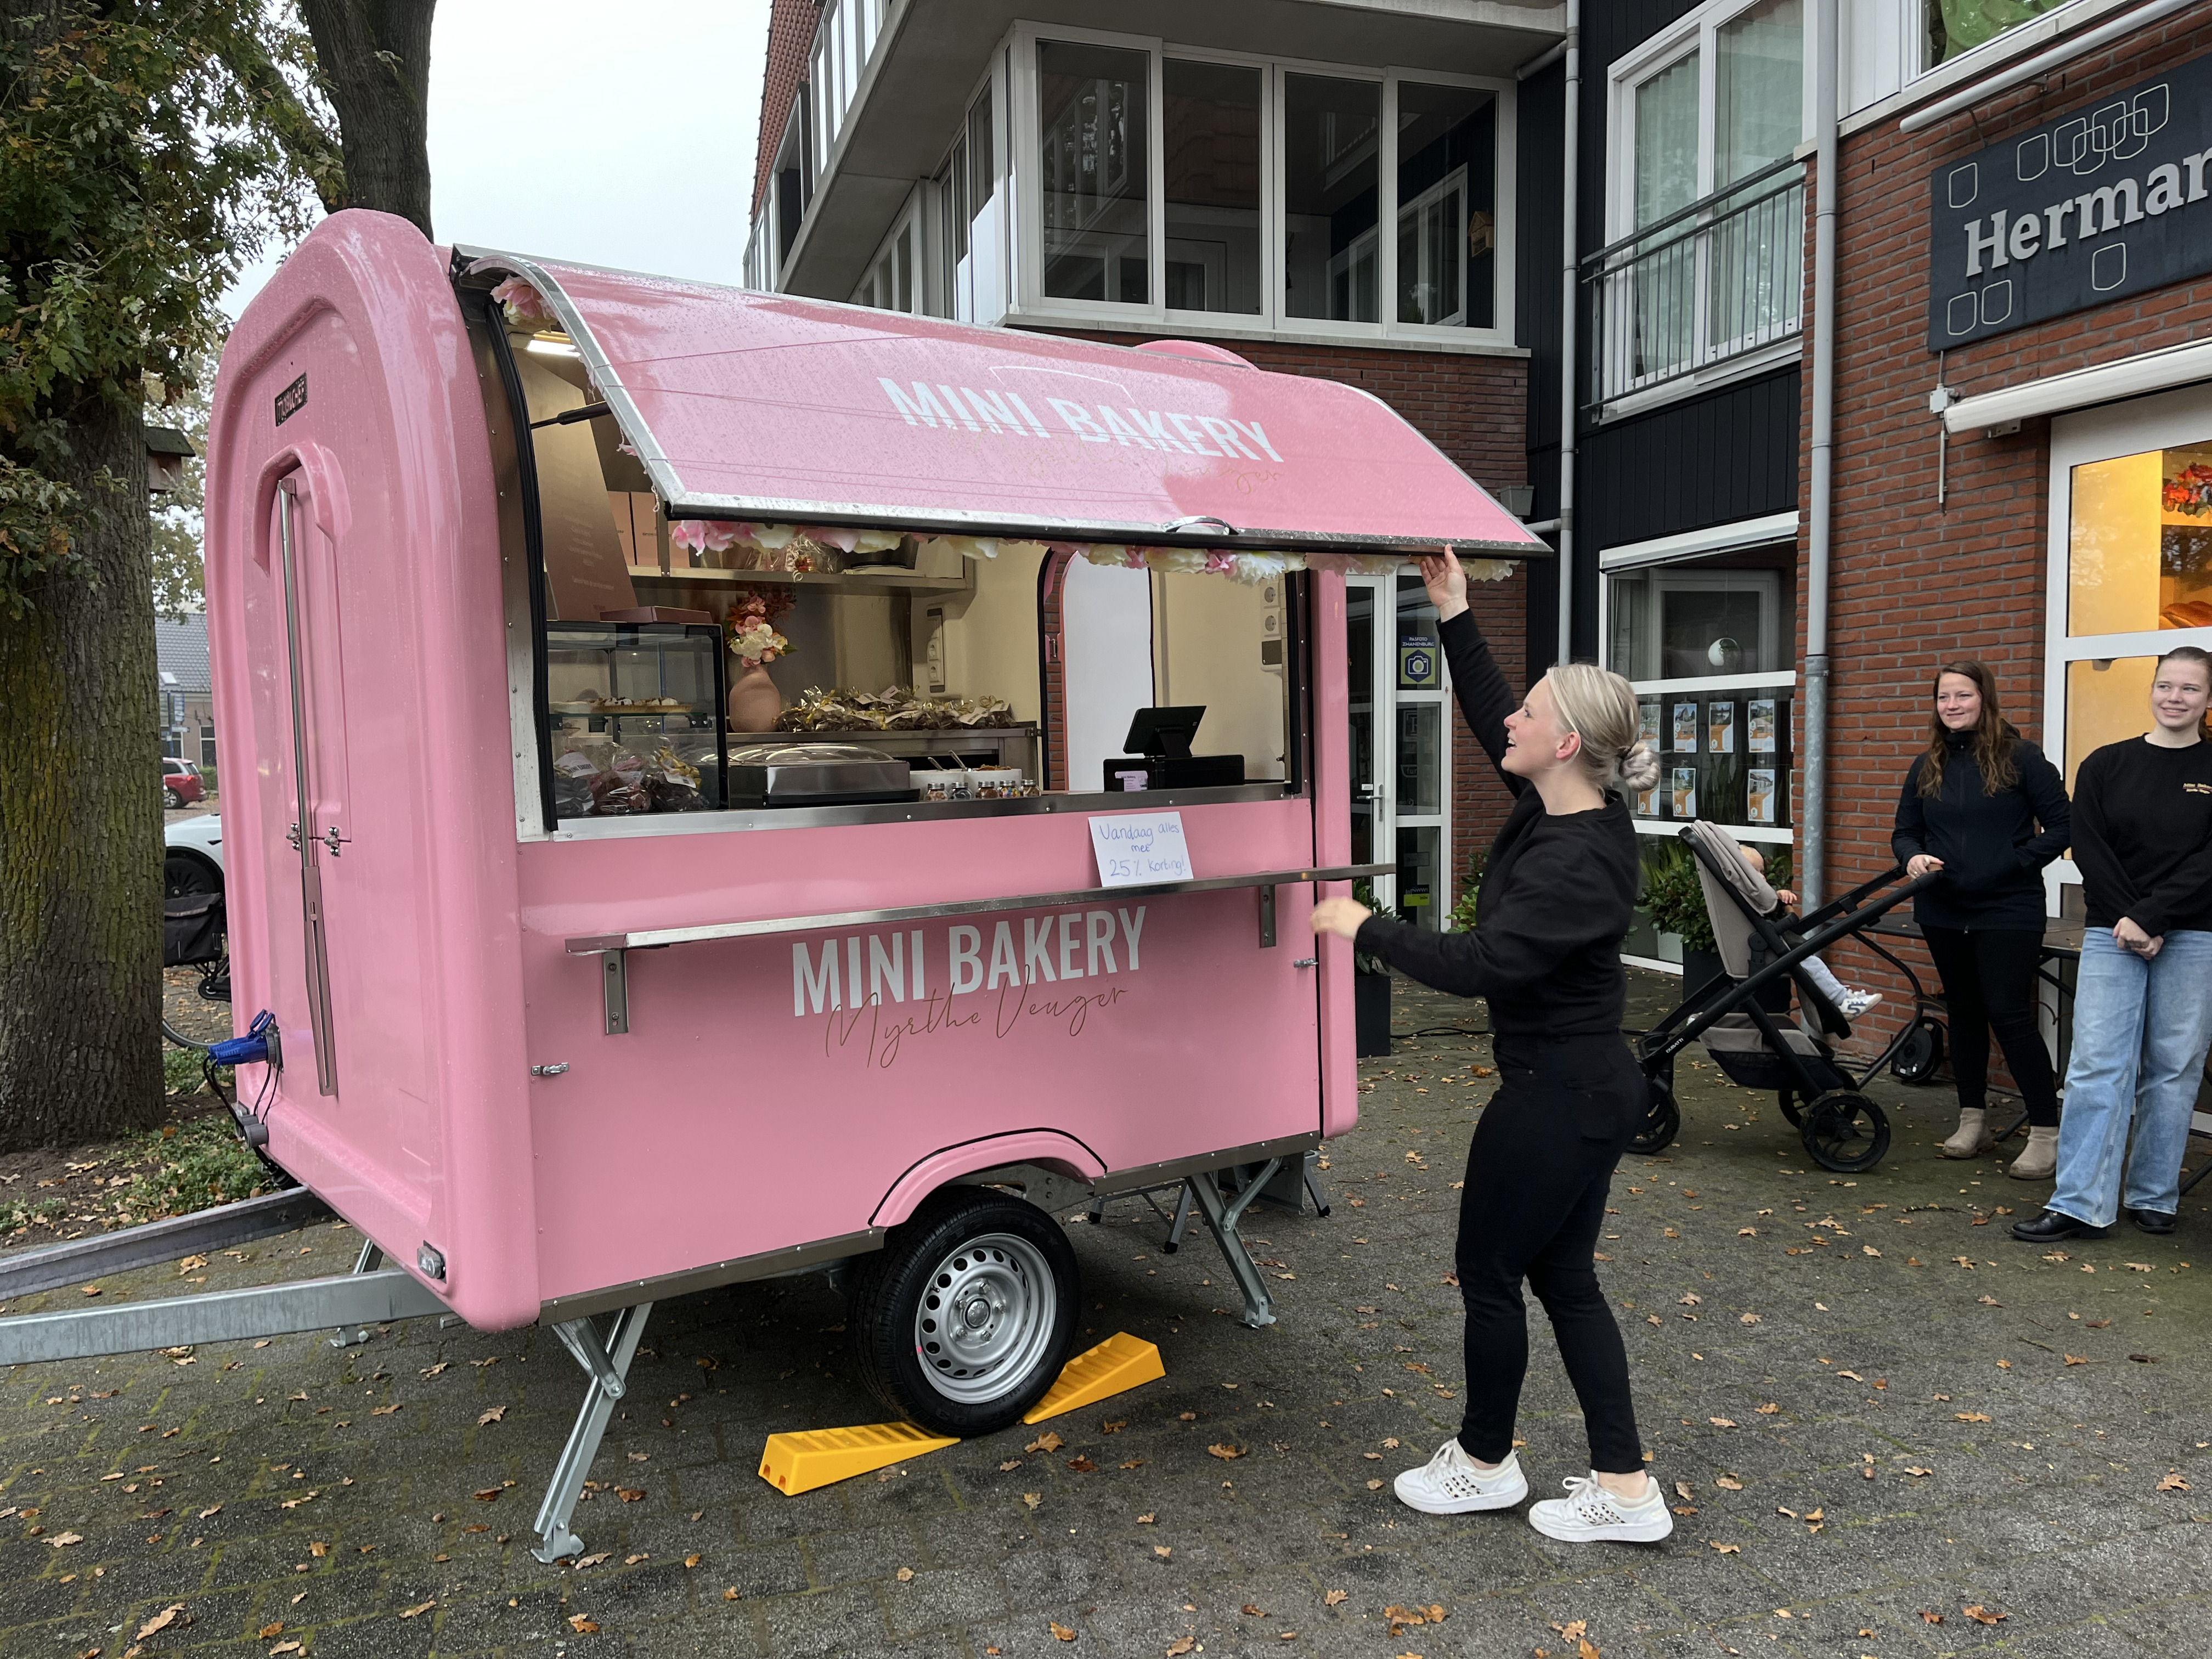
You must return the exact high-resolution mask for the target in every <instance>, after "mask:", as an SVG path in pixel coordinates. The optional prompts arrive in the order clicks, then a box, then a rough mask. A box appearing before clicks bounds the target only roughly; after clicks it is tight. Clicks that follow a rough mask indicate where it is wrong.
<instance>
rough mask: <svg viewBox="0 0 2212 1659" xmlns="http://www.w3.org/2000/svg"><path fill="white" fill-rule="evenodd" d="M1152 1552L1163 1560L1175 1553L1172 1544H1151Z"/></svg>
mask: <svg viewBox="0 0 2212 1659" xmlns="http://www.w3.org/2000/svg"><path fill="white" fill-rule="evenodd" d="M1152 1553H1153V1554H1155V1555H1157V1556H1158V1557H1159V1558H1160V1559H1161V1560H1163V1561H1164V1560H1166V1559H1168V1557H1170V1555H1173V1554H1174V1553H1175V1546H1174V1545H1172V1544H1155V1545H1153V1546H1152Z"/></svg>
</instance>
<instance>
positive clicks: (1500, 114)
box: [1009, 27, 1513, 335]
mask: <svg viewBox="0 0 2212 1659" xmlns="http://www.w3.org/2000/svg"><path fill="white" fill-rule="evenodd" d="M1012 63H1013V65H1014V69H1015V82H1014V88H1013V100H1012V109H1014V110H1015V111H1017V112H1018V113H1017V114H1016V115H1015V117H1014V118H1013V119H1012V121H1011V122H1010V125H1009V131H1011V132H1012V134H1013V135H1014V137H1015V149H1014V153H1013V155H1012V156H1011V158H1010V164H1011V167H1012V177H1013V179H1015V181H1016V184H1017V190H1018V199H1019V202H1020V204H1021V212H1020V215H1019V217H1020V218H1021V219H1022V221H1023V223H1024V246H1023V247H1022V249H1021V260H1020V272H1021V280H1020V283H1019V284H1018V295H1019V299H1018V306H1019V307H1020V308H1021V309H1022V310H1024V311H1026V312H1030V313H1038V314H1045V315H1053V314H1059V315H1067V314H1079V313H1085V312H1088V313H1091V314H1092V315H1094V316H1101V317H1105V316H1112V317H1121V318H1126V319H1131V320H1139V319H1149V318H1158V319H1162V320H1164V319H1167V318H1169V317H1170V316H1175V315H1187V316H1190V317H1192V319H1193V320H1195V319H1196V317H1197V316H1200V315H1202V316H1204V317H1206V319H1208V320H1209V321H1211V322H1212V323H1213V324H1215V325H1227V326H1230V327H1231V328H1233V327H1235V326H1237V323H1236V321H1235V319H1246V325H1249V326H1255V327H1285V326H1291V327H1297V328H1301V329H1304V328H1308V327H1316V328H1318V329H1321V330H1322V331H1331V332H1340V333H1346V334H1369V335H1373V334H1392V333H1405V332H1413V333H1421V332H1425V331H1435V330H1445V329H1449V330H1454V331H1493V332H1495V331H1501V330H1502V329H1503V328H1504V327H1505V326H1506V325H1504V324H1502V323H1501V320H1500V319H1510V315H1511V295H1510V266H1509V263H1508V262H1507V261H1506V260H1505V259H1504V257H1503V253H1502V250H1501V249H1500V247H1499V246H1498V244H1499V227H1500V225H1501V224H1502V223H1503V222H1505V220H1506V219H1507V214H1506V212H1505V211H1504V208H1505V207H1506V205H1507V204H1506V202H1505V200H1504V197H1506V195H1507V194H1508V193H1509V192H1510V179H1511V173H1512V169H1511V165H1510V162H1511V156H1510V150H1511V143H1512V108H1513V104H1512V97H1513V94H1512V90H1511V88H1510V83H1498V82H1486V81H1482V80H1480V79H1476V78H1473V77H1465V76H1449V75H1444V74H1442V73H1431V72H1426V71H1419V72H1417V71H1411V70H1407V71H1400V70H1376V69H1369V68H1352V67H1346V68H1341V69H1331V68H1329V67H1328V66H1324V65H1314V64H1285V63H1280V62H1271V61H1267V60H1264V59H1259V58H1248V57H1236V56H1231V55H1228V54H1223V53H1218V52H1203V51H1200V50H1198V49H1196V48H1189V47H1182V46H1176V45H1175V44H1173V43H1172V42H1162V41H1158V40H1141V39H1133V38H1131V37H1127V36H1119V35H1104V34H1099V33H1092V32H1088V31H1080V30H1073V29H1041V30H1036V31H1031V30H1030V29H1028V28H1026V27H1024V28H1023V29H1018V30H1017V31H1016V35H1015V48H1014V51H1013V53H1012ZM1030 226H1034V227H1035V228H1034V229H1030V228H1028V227H1030Z"/></svg>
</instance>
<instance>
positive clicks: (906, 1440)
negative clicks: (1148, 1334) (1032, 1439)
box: [760, 1331, 1168, 1497]
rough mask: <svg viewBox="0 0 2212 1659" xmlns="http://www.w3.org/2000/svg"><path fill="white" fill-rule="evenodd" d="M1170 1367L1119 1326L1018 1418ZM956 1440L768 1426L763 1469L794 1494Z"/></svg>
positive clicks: (903, 1430)
mask: <svg viewBox="0 0 2212 1659" xmlns="http://www.w3.org/2000/svg"><path fill="white" fill-rule="evenodd" d="M1167 1374H1168V1372H1167V1366H1166V1365H1165V1364H1163V1363H1162V1362H1161V1359H1160V1351H1159V1349H1158V1347H1157V1346H1154V1345H1153V1344H1152V1343H1150V1342H1147V1341H1146V1340H1144V1339H1143V1338H1142V1337H1136V1336H1131V1335H1130V1334H1128V1333H1127V1332H1126V1331H1119V1332H1116V1333H1115V1334H1114V1335H1112V1336H1109V1337H1108V1338H1107V1339H1106V1340H1104V1341H1103V1342H1101V1343H1100V1344H1099V1345H1098V1346H1097V1347H1095V1348H1092V1349H1090V1350H1089V1351H1088V1352H1084V1353H1079V1354H1078V1355H1076V1356H1075V1358H1073V1359H1071V1360H1069V1361H1068V1362H1067V1364H1066V1365H1065V1366H1063V1367H1062V1368H1061V1370H1060V1377H1059V1380H1058V1381H1057V1382H1055V1383H1054V1384H1053V1385H1052V1387H1051V1389H1049V1390H1048V1392H1047V1393H1046V1395H1045V1396H1044V1398H1043V1399H1042V1400H1040V1401H1037V1403H1036V1405H1034V1406H1032V1407H1030V1410H1029V1413H1028V1414H1027V1415H1026V1416H1024V1418H1023V1419H1022V1421H1023V1422H1024V1423H1042V1422H1043V1421H1044V1420H1045V1419H1047V1418H1048V1417H1058V1416H1060V1414H1061V1413H1065V1412H1072V1411H1078V1410H1080V1409H1081V1408H1082V1407H1085V1406H1089V1405H1093V1404H1096V1403H1097V1401H1101V1400H1106V1399H1109V1398H1111V1397H1112V1396H1113V1395H1117V1394H1121V1393H1125V1392H1127V1390H1128V1389H1133V1388H1136V1387H1138V1386H1139V1384H1141V1383H1150V1382H1152V1380H1153V1379H1155V1378H1156V1377H1162V1376H1166V1375H1167ZM958 1443H959V1441H958V1439H957V1437H951V1436H946V1435H935V1434H931V1433H930V1432H929V1431H927V1430H926V1429H918V1428H916V1427H915V1425H913V1424H911V1423H872V1424H869V1425H866V1426H864V1427H861V1428H854V1429H808V1430H800V1431H795V1432H792V1433H787V1434H772V1435H770V1436H769V1437H768V1444H767V1446H766V1447H765V1448H763V1450H762V1452H761V1462H760V1475H761V1479H762V1480H765V1481H767V1482H768V1483H769V1485H770V1486H774V1487H775V1489H776V1490H777V1491H778V1492H782V1493H784V1494H785V1495H786V1496H787V1497H795V1496H797V1495H798V1494H799V1493H800V1492H812V1491H813V1490H814V1489H815V1488H816V1487H817V1486H829V1485H832V1484H834V1483H835V1482H836V1481H839V1480H851V1479H852V1478H853V1477H854V1475H856V1474H869V1473H871V1472H872V1471H873V1470H876V1469H881V1468H889V1467H890V1465H891V1464H893V1463H902V1462H905V1461H906V1460H907V1459H908V1458H910V1457H919V1456H921V1455H922V1454H923V1453H925V1452H933V1451H939V1450H941V1449H943V1448H945V1447H946V1446H952V1445H957V1444H958Z"/></svg>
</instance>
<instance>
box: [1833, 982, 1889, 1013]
mask: <svg viewBox="0 0 2212 1659" xmlns="http://www.w3.org/2000/svg"><path fill="white" fill-rule="evenodd" d="M1880 1001H1881V992H1879V991H1860V990H1855V989H1853V988H1852V987H1849V986H1846V987H1844V1000H1842V1001H1841V1002H1839V1003H1838V1004H1837V1005H1836V1007H1837V1010H1838V1012H1840V1013H1841V1014H1842V1015H1843V1017H1844V1018H1845V1019H1857V1018H1858V1017H1859V1016H1860V1015H1861V1014H1863V1013H1864V1012H1866V1011H1867V1010H1868V1009H1869V1008H1871V1007H1873V1006H1875V1003H1877V1002H1880Z"/></svg>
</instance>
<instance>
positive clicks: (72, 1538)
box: [46, 1532, 84, 1550]
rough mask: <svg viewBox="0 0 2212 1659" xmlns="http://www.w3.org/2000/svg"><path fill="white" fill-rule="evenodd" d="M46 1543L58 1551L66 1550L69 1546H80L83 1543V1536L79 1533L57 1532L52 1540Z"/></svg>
mask: <svg viewBox="0 0 2212 1659" xmlns="http://www.w3.org/2000/svg"><path fill="white" fill-rule="evenodd" d="M46 1542H48V1543H49V1544H52V1546H53V1547H55V1548H56V1549H58V1550H61V1549H67V1548H68V1547H70V1545H71V1544H82V1542H84V1536H83V1534H81V1533H74V1532H58V1533H56V1534H54V1535H53V1536H52V1538H49V1539H48V1540H46Z"/></svg>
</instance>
